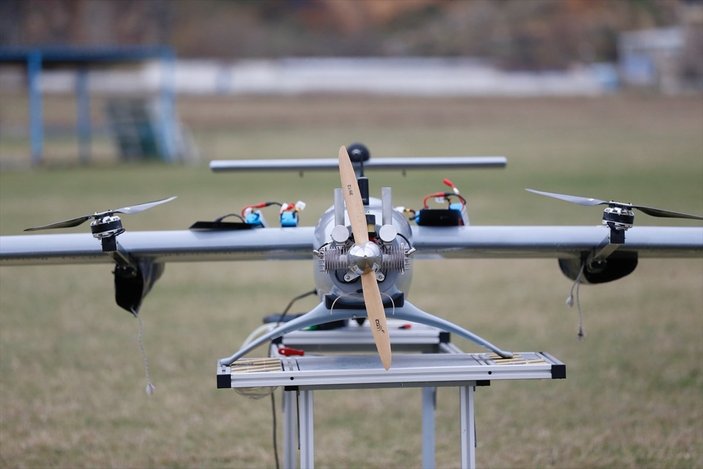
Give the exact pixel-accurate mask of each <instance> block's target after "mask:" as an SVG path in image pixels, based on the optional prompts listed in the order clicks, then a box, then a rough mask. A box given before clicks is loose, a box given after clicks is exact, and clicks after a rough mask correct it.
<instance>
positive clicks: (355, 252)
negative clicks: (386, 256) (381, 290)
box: [348, 241, 383, 274]
mask: <svg viewBox="0 0 703 469" xmlns="http://www.w3.org/2000/svg"><path fill="white" fill-rule="evenodd" d="M348 259H349V264H350V265H351V266H353V267H354V268H355V269H354V270H356V269H358V273H360V274H361V273H365V272H369V271H376V270H378V269H379V268H380V267H381V261H382V259H383V254H382V253H381V248H380V247H379V246H378V245H377V244H376V243H372V242H370V241H369V242H366V243H364V244H355V245H354V246H352V248H351V249H350V250H349V254H348Z"/></svg>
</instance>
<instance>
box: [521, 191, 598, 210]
mask: <svg viewBox="0 0 703 469" xmlns="http://www.w3.org/2000/svg"><path fill="white" fill-rule="evenodd" d="M525 190H526V191H528V192H532V193H533V194H538V195H543V196H545V197H552V198H554V199H559V200H563V201H566V202H571V203H572V204H579V205H585V206H592V205H603V204H607V203H608V202H606V201H605V200H600V199H594V198H592V197H579V196H576V195H567V194H557V193H555V192H544V191H538V190H535V189H525Z"/></svg>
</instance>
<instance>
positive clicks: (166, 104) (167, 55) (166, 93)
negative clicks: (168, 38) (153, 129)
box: [159, 48, 182, 163]
mask: <svg viewBox="0 0 703 469" xmlns="http://www.w3.org/2000/svg"><path fill="white" fill-rule="evenodd" d="M175 69H176V59H175V57H174V54H173V52H172V51H171V50H169V49H166V48H164V49H163V50H162V52H161V90H160V96H159V101H160V106H159V107H160V111H161V112H160V120H161V122H160V127H161V132H160V134H161V135H160V140H161V142H160V143H161V152H162V155H161V157H162V158H164V159H165V160H166V161H168V162H170V163H172V162H173V161H175V159H176V158H180V157H182V155H179V154H178V153H179V149H178V148H176V103H175V101H176V93H175V90H174V88H175V78H176V77H175V75H176V70H175Z"/></svg>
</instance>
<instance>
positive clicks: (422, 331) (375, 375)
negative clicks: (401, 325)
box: [217, 325, 566, 469]
mask: <svg viewBox="0 0 703 469" xmlns="http://www.w3.org/2000/svg"><path fill="white" fill-rule="evenodd" d="M395 332H396V333H395V334H392V335H391V341H392V342H391V346H392V347H395V346H396V343H401V344H404V346H405V348H406V350H409V351H410V350H411V348H412V347H411V344H410V341H411V340H413V339H416V340H417V344H416V350H422V351H423V352H425V353H394V355H393V366H392V367H391V369H390V370H388V371H386V370H384V369H383V367H382V365H381V362H380V359H379V358H378V356H377V355H376V354H375V353H373V352H372V351H373V350H374V344H373V340H372V339H370V336H371V334H370V331H368V327H358V328H357V327H352V328H346V329H345V330H341V331H299V332H294V333H291V334H288V335H286V336H284V337H283V338H282V343H283V345H286V346H297V347H300V346H301V343H305V344H307V345H305V348H307V349H308V350H315V351H316V352H317V351H329V350H334V351H339V349H340V345H339V343H338V341H339V340H340V338H342V337H345V336H346V337H347V341H348V342H349V343H350V344H352V342H353V341H354V339H357V340H358V342H357V343H356V348H355V349H354V351H355V352H359V351H365V352H367V353H363V354H344V355H333V354H326V355H311V354H310V353H309V352H306V355H305V356H297V357H284V356H275V355H274V356H273V357H271V358H258V359H257V358H242V359H239V360H236V361H234V362H233V363H232V364H231V365H223V364H222V363H220V362H218V364H217V382H218V387H219V388H262V387H283V390H284V392H283V402H284V406H283V407H284V413H285V417H284V423H283V427H284V461H283V462H284V467H285V468H286V469H294V468H296V467H298V466H297V462H298V461H299V464H300V466H299V467H301V468H303V469H312V468H313V467H314V462H315V460H314V451H315V443H314V439H315V437H314V400H313V393H314V391H319V390H328V389H368V388H400V387H402V388H406V387H420V388H422V441H423V447H422V467H423V468H433V467H435V409H436V398H437V394H436V392H437V387H439V386H443V387H456V388H457V389H458V391H459V399H460V404H461V412H460V416H459V420H460V422H459V425H460V429H461V432H460V434H461V439H460V440H461V441H460V445H461V467H463V468H474V467H475V465H476V454H475V445H476V433H475V412H474V393H475V388H476V386H482V385H487V384H489V383H490V381H492V380H524V379H561V378H565V377H566V367H565V365H564V364H563V363H562V362H560V361H559V360H557V359H556V358H554V357H552V356H551V355H549V354H546V353H541V352H522V353H518V354H515V356H514V357H513V358H511V359H506V358H502V357H500V356H499V355H497V354H493V353H464V352H462V351H461V350H459V349H458V348H457V347H456V346H454V345H453V344H451V343H450V342H449V341H448V337H447V335H446V334H443V333H441V331H438V330H436V329H435V330H433V328H428V327H424V326H419V325H414V326H413V328H412V329H410V330H397V329H396V330H395ZM314 334H320V335H319V336H318V339H319V340H318V341H314ZM433 336H434V347H433V348H434V352H430V353H427V349H428V346H429V338H431V337H433ZM394 341H395V342H394ZM314 342H317V343H314ZM342 342H344V341H342ZM364 348H365V349H364ZM272 350H273V351H274V354H275V351H276V350H277V346H276V345H274V346H272ZM368 352H371V353H368ZM296 403H297V405H296ZM296 420H297V421H298V425H297V426H296V424H295V422H296ZM298 441H299V442H300V451H299V454H296V448H297V445H296V443H297V442H298ZM296 456H297V457H296Z"/></svg>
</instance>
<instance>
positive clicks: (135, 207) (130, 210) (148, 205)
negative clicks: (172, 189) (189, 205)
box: [107, 195, 176, 215]
mask: <svg viewBox="0 0 703 469" xmlns="http://www.w3.org/2000/svg"><path fill="white" fill-rule="evenodd" d="M175 198H176V196H175V195H174V196H171V197H167V198H165V199H160V200H155V201H153V202H145V203H143V204H139V205H132V206H131V207H122V208H118V209H117V210H111V211H109V212H107V213H124V214H127V215H129V214H132V213H139V212H143V211H144V210H149V209H150V208H152V207H156V206H157V205H161V204H165V203H166V202H170V201H172V200H173V199H175Z"/></svg>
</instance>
